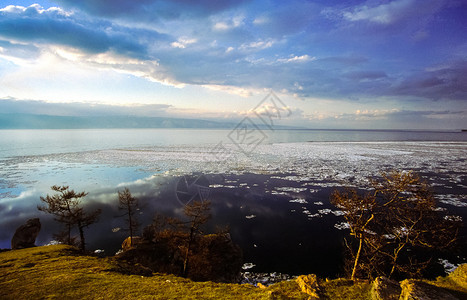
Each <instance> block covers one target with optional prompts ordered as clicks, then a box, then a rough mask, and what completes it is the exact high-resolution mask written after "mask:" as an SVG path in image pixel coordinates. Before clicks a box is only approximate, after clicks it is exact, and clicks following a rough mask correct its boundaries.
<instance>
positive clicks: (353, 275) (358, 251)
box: [350, 235, 363, 280]
mask: <svg viewBox="0 0 467 300" xmlns="http://www.w3.org/2000/svg"><path fill="white" fill-rule="evenodd" d="M359 240H360V242H359V244H358V250H357V255H356V256H355V262H354V264H353V270H352V276H351V277H350V279H351V280H355V275H356V273H357V267H358V263H359V260H360V253H361V252H362V245H363V236H362V235H361V236H360V239H359Z"/></svg>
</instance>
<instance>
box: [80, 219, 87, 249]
mask: <svg viewBox="0 0 467 300" xmlns="http://www.w3.org/2000/svg"><path fill="white" fill-rule="evenodd" d="M78 230H79V238H80V248H81V251H83V252H85V251H86V249H85V245H86V243H85V241H84V230H83V226H82V225H81V221H78Z"/></svg>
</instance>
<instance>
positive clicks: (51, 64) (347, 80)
mask: <svg viewBox="0 0 467 300" xmlns="http://www.w3.org/2000/svg"><path fill="white" fill-rule="evenodd" d="M270 92H273V93H274V94H275V95H276V96H277V99H280V101H279V102H277V103H280V109H281V110H282V111H283V112H284V113H283V114H282V115H281V116H282V117H281V119H280V124H281V125H292V126H302V127H307V128H349V129H351V128H354V129H357V128H358V129H462V128H467V2H466V1H465V0H392V1H390V0H367V1H364V0H363V1H328V0H318V1H302V0H291V1H267V0H218V1H213V0H200V1H191V0H172V1H167V0H139V1H124V0H82V1H74V0H49V1H26V0H25V1H21V0H16V1H15V0H5V1H1V2H0V113H38V114H39V113H40V114H51V115H98V114H104V115H110V114H119V115H121V114H126V115H134V116H154V117H161V116H165V117H179V118H180V117H182V118H196V119H206V120H219V121H238V120H241V119H242V118H243V117H245V116H250V115H253V113H254V112H255V109H257V108H258V105H263V106H265V107H263V108H265V109H267V105H271V104H270V103H269V104H268V103H267V101H266V102H262V100H263V99H264V98H265V97H267V96H268V95H269V93H270ZM285 112H287V113H285Z"/></svg>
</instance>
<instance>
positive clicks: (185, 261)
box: [183, 227, 195, 278]
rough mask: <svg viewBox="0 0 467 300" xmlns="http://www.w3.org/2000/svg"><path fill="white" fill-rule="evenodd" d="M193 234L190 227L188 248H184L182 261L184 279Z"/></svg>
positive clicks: (186, 272) (192, 229) (193, 231)
mask: <svg viewBox="0 0 467 300" xmlns="http://www.w3.org/2000/svg"><path fill="white" fill-rule="evenodd" d="M194 233H195V230H194V228H193V227H192V228H191V229H190V239H189V240H188V246H187V248H186V253H185V259H184V260H183V277H185V278H186V277H187V275H188V257H189V255H190V250H191V244H192V242H193V237H194Z"/></svg>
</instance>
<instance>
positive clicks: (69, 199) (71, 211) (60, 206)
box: [37, 185, 101, 252]
mask: <svg viewBox="0 0 467 300" xmlns="http://www.w3.org/2000/svg"><path fill="white" fill-rule="evenodd" d="M51 189H52V190H53V191H55V192H56V194H55V195H52V196H50V195H48V194H47V196H46V197H40V199H41V201H42V202H44V203H45V204H46V205H43V206H41V205H38V206H37V209H38V210H40V211H43V212H46V213H49V214H52V215H54V216H55V220H56V221H58V222H60V223H63V224H65V228H66V231H65V232H64V233H61V234H59V235H60V236H65V239H66V242H67V244H69V245H73V244H74V238H73V237H72V236H71V232H72V229H73V227H74V226H76V227H77V229H78V232H79V236H80V248H81V250H82V251H83V252H84V251H85V250H86V246H85V245H86V242H85V237H84V228H85V227H88V226H89V225H91V224H93V223H95V222H97V221H98V218H99V215H100V213H101V210H100V209H97V210H95V211H93V212H91V213H86V212H85V211H84V209H83V208H82V207H81V198H84V197H85V196H86V195H87V193H86V192H80V193H76V192H75V191H74V190H70V189H69V186H57V185H54V186H52V187H51Z"/></svg>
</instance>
